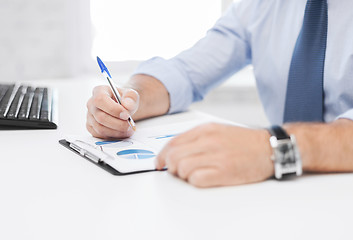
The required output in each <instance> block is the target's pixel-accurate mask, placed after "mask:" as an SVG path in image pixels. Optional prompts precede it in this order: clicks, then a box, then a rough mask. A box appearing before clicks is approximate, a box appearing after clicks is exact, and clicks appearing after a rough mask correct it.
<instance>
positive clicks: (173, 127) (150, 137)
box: [59, 112, 234, 175]
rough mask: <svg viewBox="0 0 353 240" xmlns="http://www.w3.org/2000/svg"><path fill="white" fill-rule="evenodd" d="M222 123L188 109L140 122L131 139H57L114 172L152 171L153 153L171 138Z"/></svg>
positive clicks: (116, 173)
mask: <svg viewBox="0 0 353 240" xmlns="http://www.w3.org/2000/svg"><path fill="white" fill-rule="evenodd" d="M208 122H222V123H228V124H234V123H231V122H228V121H225V120H222V119H219V118H216V117H213V116H210V115H207V114H203V113H199V112H187V113H182V114H176V115H169V116H164V117H159V118H155V119H150V120H147V121H142V122H140V123H138V124H137V130H136V132H135V134H134V135H133V136H132V137H131V138H127V139H119V140H102V139H98V138H94V137H90V136H68V137H67V138H66V139H62V140H60V141H59V142H60V143H61V144H62V145H64V146H66V147H67V148H69V149H71V150H72V151H74V152H76V153H78V154H80V155H81V156H83V157H84V158H86V159H87V160H89V161H91V162H93V163H94V164H96V165H98V166H100V167H102V168H104V169H105V170H107V171H109V172H110V173H112V174H115V175H123V174H128V173H137V172H144V171H152V170H154V169H155V167H154V161H155V157H156V155H157V154H158V153H159V152H160V150H161V149H162V148H163V147H164V145H165V144H166V143H167V142H168V141H169V140H170V139H172V138H173V137H175V136H177V135H179V134H181V133H183V132H185V131H187V130H189V129H191V128H193V127H196V126H198V125H200V124H204V123H208Z"/></svg>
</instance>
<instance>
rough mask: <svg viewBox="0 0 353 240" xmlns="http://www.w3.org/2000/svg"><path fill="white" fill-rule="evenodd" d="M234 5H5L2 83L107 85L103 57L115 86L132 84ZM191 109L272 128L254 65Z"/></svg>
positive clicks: (209, 0) (221, 1)
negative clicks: (142, 66) (147, 66)
mask: <svg viewBox="0 0 353 240" xmlns="http://www.w3.org/2000/svg"><path fill="white" fill-rule="evenodd" d="M236 1H237V0H236ZM232 2H233V0H149V1H146V0H129V1H126V0H30V1H28V0H0V26H1V28H0V56H1V58H0V82H10V81H11V82H12V81H28V80H31V81H32V80H33V81H36V80H43V79H44V80H47V81H50V80H52V79H56V80H58V79H60V80H62V81H73V80H74V79H77V78H81V79H82V78H87V79H99V78H100V75H99V74H98V73H99V72H98V66H97V64H96V60H95V57H96V56H97V55H98V56H100V57H101V58H102V59H103V60H104V61H105V62H106V64H107V65H108V66H109V68H110V70H111V72H112V74H113V75H114V79H115V81H116V80H119V82H124V81H127V80H128V79H129V76H130V75H131V73H132V72H133V70H134V69H135V68H136V66H137V65H138V64H139V63H140V62H141V61H143V60H147V59H149V58H151V57H153V56H161V57H164V58H170V57H173V56H174V55H176V54H178V53H179V52H180V51H182V50H184V49H186V48H189V47H191V46H192V45H193V44H194V43H195V42H196V41H197V40H198V39H200V38H202V37H203V36H204V35H205V34H206V32H207V30H208V29H209V28H211V27H212V25H213V24H214V23H215V22H216V20H217V19H218V18H219V17H220V16H221V15H222V14H223V13H224V11H225V10H226V9H227V8H228V7H229V6H230V4H232ZM102 84H103V83H102ZM191 109H196V110H201V111H204V112H209V113H212V114H216V115H218V116H220V117H224V118H227V119H229V120H233V121H237V122H240V123H244V124H248V125H250V126H256V127H263V126H267V124H268V122H267V119H266V117H265V115H264V112H263V109H262V106H261V104H260V101H259V99H258V95H257V92H256V88H255V80H254V76H253V73H252V68H251V66H249V67H247V68H245V69H244V70H242V71H241V72H239V73H237V74H235V75H234V76H232V77H231V78H230V79H229V80H228V81H226V82H225V83H224V84H222V85H221V86H219V87H218V88H216V89H214V90H213V91H212V92H210V94H209V95H208V96H207V97H206V98H205V100H204V101H202V102H199V103H195V104H193V105H192V106H191Z"/></svg>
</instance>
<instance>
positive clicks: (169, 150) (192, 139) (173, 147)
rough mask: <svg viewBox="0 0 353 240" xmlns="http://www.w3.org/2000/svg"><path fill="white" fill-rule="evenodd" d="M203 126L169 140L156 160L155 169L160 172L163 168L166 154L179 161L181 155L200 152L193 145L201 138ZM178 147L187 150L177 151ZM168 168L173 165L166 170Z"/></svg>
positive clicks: (197, 147) (195, 145)
mask: <svg viewBox="0 0 353 240" xmlns="http://www.w3.org/2000/svg"><path fill="white" fill-rule="evenodd" d="M205 126H206V125H205ZM205 126H204V125H201V126H199V127H196V128H194V129H192V130H190V131H187V132H185V133H183V134H180V135H179V136H177V137H175V138H173V139H172V140H170V141H169V142H168V143H167V145H166V146H165V147H164V148H163V149H162V151H161V152H160V153H159V154H158V156H157V158H156V169H158V170H161V169H163V168H164V167H165V165H166V159H167V154H169V158H172V159H181V158H182V157H183V154H192V153H196V152H200V151H201V150H200V148H199V146H197V144H195V143H196V141H197V139H199V138H202V135H201V134H202V133H203V131H204V129H205ZM179 147H185V148H187V149H178V148H179ZM172 162H173V161H172ZM170 167H173V165H172V166H169V165H168V168H170Z"/></svg>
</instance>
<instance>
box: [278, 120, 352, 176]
mask: <svg viewBox="0 0 353 240" xmlns="http://www.w3.org/2000/svg"><path fill="white" fill-rule="evenodd" d="M284 127H285V129H286V130H287V131H288V133H289V134H293V135H295V136H296V139H297V144H298V147H299V150H300V153H301V157H302V161H303V170H304V171H307V172H353V144H352V138H353V121H351V120H348V119H340V120H337V121H335V122H332V123H328V124H319V123H297V124H287V125H285V126H284Z"/></svg>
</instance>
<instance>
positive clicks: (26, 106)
mask: <svg viewBox="0 0 353 240" xmlns="http://www.w3.org/2000/svg"><path fill="white" fill-rule="evenodd" d="M33 96H34V89H33V88H32V87H28V88H27V91H26V94H25V96H24V99H23V101H22V105H21V108H20V112H19V114H18V118H19V119H28V118H29V112H30V110H31V104H32V101H33Z"/></svg>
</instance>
